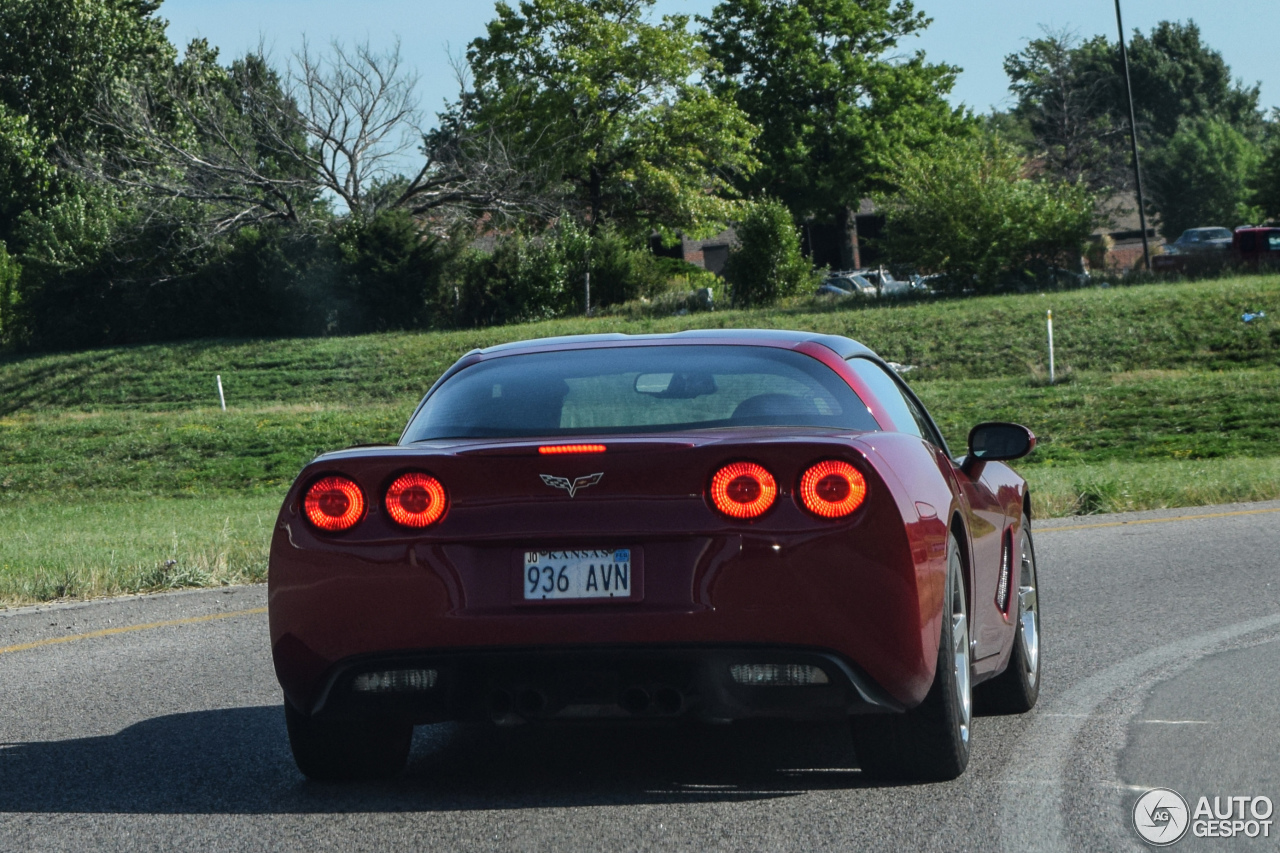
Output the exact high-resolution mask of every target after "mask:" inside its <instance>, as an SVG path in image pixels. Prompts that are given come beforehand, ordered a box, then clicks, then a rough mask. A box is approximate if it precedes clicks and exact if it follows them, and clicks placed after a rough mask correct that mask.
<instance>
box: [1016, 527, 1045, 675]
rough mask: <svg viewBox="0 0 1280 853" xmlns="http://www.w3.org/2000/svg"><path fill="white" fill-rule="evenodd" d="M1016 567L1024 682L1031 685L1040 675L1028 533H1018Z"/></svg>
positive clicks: (1033, 571)
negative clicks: (1017, 563) (1024, 669)
mask: <svg viewBox="0 0 1280 853" xmlns="http://www.w3.org/2000/svg"><path fill="white" fill-rule="evenodd" d="M1020 544H1021V546H1022V547H1021V548H1020V549H1019V551H1020V555H1019V556H1020V568H1019V570H1018V644H1019V645H1020V646H1021V647H1022V660H1023V662H1024V663H1025V665H1026V668H1027V683H1028V684H1030V685H1032V686H1034V685H1035V683H1036V681H1037V680H1038V679H1039V677H1040V602H1039V599H1038V593H1037V587H1036V555H1035V552H1034V551H1033V550H1032V547H1031V537H1030V536H1028V535H1026V534H1025V533H1024V534H1023V535H1022V537H1021V541H1020Z"/></svg>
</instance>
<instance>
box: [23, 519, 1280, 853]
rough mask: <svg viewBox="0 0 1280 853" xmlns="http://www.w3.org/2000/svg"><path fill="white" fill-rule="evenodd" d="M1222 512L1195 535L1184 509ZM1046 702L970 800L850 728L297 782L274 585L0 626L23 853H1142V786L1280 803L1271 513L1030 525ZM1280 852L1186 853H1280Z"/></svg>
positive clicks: (623, 736) (680, 740)
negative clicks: (872, 761) (857, 739)
mask: <svg viewBox="0 0 1280 853" xmlns="http://www.w3.org/2000/svg"><path fill="white" fill-rule="evenodd" d="M1207 515H1216V517H1199V518H1180V517H1182V516H1207ZM1035 529H1036V531H1037V533H1036V545H1037V552H1038V557H1039V566H1040V582H1041V597H1040V600H1041V605H1042V608H1043V612H1044V630H1045V647H1046V648H1045V654H1046V656H1047V657H1046V662H1045V670H1044V682H1043V689H1042V693H1041V699H1040V705H1039V706H1038V708H1037V709H1036V710H1035V711H1033V712H1032V713H1031V714H1028V715H1025V716H1020V717H980V718H978V719H977V720H976V721H975V724H974V738H975V749H974V755H973V760H972V762H971V763H970V766H969V770H968V772H967V773H966V774H965V775H964V776H963V777H961V778H960V779H959V780H957V781H955V782H950V783H946V784H935V785H918V786H912V785H906V786H883V787H882V786H876V785H872V784H869V783H867V782H865V781H864V780H862V779H861V778H860V776H859V773H858V770H857V757H856V756H855V755H854V753H853V748H852V745H851V742H850V738H849V735H848V733H847V731H846V730H844V729H843V728H842V727H838V726H831V727H822V728H814V727H799V726H786V725H772V726H763V725H753V726H749V727H739V726H729V727H724V728H710V727H708V728H698V729H691V730H687V731H674V732H672V731H662V730H634V729H626V730H621V731H619V730H595V729H590V730H569V731H565V730H503V731H498V730H495V729H492V728H487V727H479V726H477V727H471V726H466V727H459V726H432V727H422V728H419V729H418V730H417V735H416V740H415V744H414V753H413V757H412V759H411V763H410V767H409V770H408V772H407V773H406V774H405V776H404V777H403V778H400V779H398V780H395V781H393V782H388V783H378V784H359V785H345V786H344V785H321V784H316V783H312V782H308V781H306V780H304V779H303V777H302V776H301V775H300V774H299V773H298V772H297V770H296V769H295V768H294V766H293V762H292V760H291V758H290V756H289V751H288V746H287V744H286V740H285V731H284V720H283V715H282V711H281V709H280V703H279V693H278V690H277V687H276V683H275V677H274V674H273V672H272V669H271V661H270V655H269V651H268V648H267V624H266V616H265V612H264V610H263V608H264V605H265V599H266V595H265V592H266V591H265V589H263V588H261V587H238V588H230V589H225V590H215V591H203V592H192V593H177V594H172V595H162V596H147V597H131V598H126V599H117V600H112V601H105V602H95V603H88V604H79V605H70V606H67V605H61V606H59V605H55V606H45V607H35V608H22V609H14V610H8V611H3V612H0V848H2V849H4V850H87V849H103V850H185V849H201V850H205V849H207V850H213V849H219V850H222V849H225V850H263V849H288V850H307V851H318V850H344V851H345V850H427V849H430V850H451V851H452V850H584V851H606V850H607V851H624V850H654V851H659V850H660V851H672V850H695V851H699V852H700V853H706V851H714V850H726V851H730V850H731V851H740V850H770V851H772V850H839V851H847V850H860V849H865V850H979V851H995V850H1003V851H1028V850H1098V851H1114V850H1140V849H1145V847H1144V845H1143V844H1142V843H1141V842H1140V841H1139V840H1138V836H1137V834H1136V832H1135V830H1134V828H1133V825H1132V811H1133V806H1134V804H1135V802H1136V801H1137V799H1138V797H1139V795H1140V793H1141V792H1142V791H1144V790H1146V789H1148V788H1152V787H1168V788H1172V789H1174V790H1176V791H1178V792H1180V793H1181V794H1182V795H1183V796H1184V797H1185V798H1186V799H1187V800H1188V801H1189V804H1190V807H1191V808H1192V809H1195V807H1196V804H1197V800H1198V798H1199V797H1201V796H1207V797H1208V798H1209V802H1210V803H1212V802H1213V798H1214V797H1215V796H1219V797H1229V796H1248V797H1254V796H1260V795H1265V796H1267V797H1269V798H1270V799H1271V801H1272V802H1273V803H1277V804H1280V557H1278V556H1277V555H1278V554H1280V502H1276V503H1270V504H1250V505H1239V506H1230V507H1211V508H1200V509H1194V510H1173V511H1164V512H1154V513H1136V514H1131V515H1125V516H1098V517H1092V518H1088V519H1073V520H1062V521H1058V522H1047V523H1043V524H1038V525H1037V526H1036V528H1035ZM1273 820H1274V821H1275V823H1274V824H1273V825H1272V827H1271V830H1272V831H1271V833H1270V837H1267V838H1263V837H1258V838H1256V839H1248V838H1245V837H1240V838H1232V839H1220V838H1216V839H1209V838H1195V837H1192V835H1191V834H1190V833H1188V835H1187V837H1185V838H1184V839H1183V840H1182V841H1180V842H1178V844H1177V846H1176V847H1175V848H1174V849H1177V850H1183V849H1187V850H1280V837H1278V836H1280V831H1277V830H1280V815H1278V816H1275V817H1273Z"/></svg>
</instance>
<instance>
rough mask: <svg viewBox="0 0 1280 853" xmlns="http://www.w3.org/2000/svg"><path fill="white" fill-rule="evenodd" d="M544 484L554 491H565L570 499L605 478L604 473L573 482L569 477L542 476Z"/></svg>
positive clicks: (590, 475) (589, 475) (579, 478)
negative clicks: (579, 491)
mask: <svg viewBox="0 0 1280 853" xmlns="http://www.w3.org/2000/svg"><path fill="white" fill-rule="evenodd" d="M539 476H540V477H542V482H544V483H546V484H547V485H548V486H550V487H551V488H553V489H564V490H565V491H566V492H568V493H569V497H573V496H574V495H575V494H576V493H577V491H578V490H579V489H585V488H586V487H587V486H594V485H595V484H596V483H598V482H600V478H601V477H603V476H604V472H603V471H601V472H600V473H599V474H587V475H586V476H585V477H578V478H577V479H576V480H574V481H573V482H570V481H569V478H568V477H557V476H555V475H554V474H540V475H539Z"/></svg>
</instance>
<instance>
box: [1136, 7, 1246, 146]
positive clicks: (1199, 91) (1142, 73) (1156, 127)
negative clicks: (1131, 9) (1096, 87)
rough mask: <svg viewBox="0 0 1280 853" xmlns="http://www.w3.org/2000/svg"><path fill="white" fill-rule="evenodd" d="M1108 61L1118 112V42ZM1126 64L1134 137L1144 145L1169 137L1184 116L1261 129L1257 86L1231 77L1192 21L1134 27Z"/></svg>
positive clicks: (1158, 143) (1218, 53)
mask: <svg viewBox="0 0 1280 853" xmlns="http://www.w3.org/2000/svg"><path fill="white" fill-rule="evenodd" d="M1111 64H1112V67H1113V68H1114V69H1115V71H1116V76H1115V79H1116V83H1115V84H1114V85H1113V87H1112V92H1113V95H1112V97H1113V106H1112V110H1113V112H1115V113H1116V114H1123V111H1124V110H1127V103H1126V102H1125V101H1124V100H1123V98H1124V88H1123V82H1122V78H1120V77H1119V72H1120V71H1121V69H1120V56H1119V47H1118V46H1117V47H1115V48H1114V49H1113V51H1112V63H1111ZM1129 67H1130V77H1131V79H1132V81H1133V100H1134V105H1135V109H1136V111H1137V114H1138V129H1139V135H1140V136H1145V137H1146V138H1145V139H1144V140H1143V141H1144V142H1146V143H1147V144H1149V145H1153V146H1154V147H1158V146H1160V145H1162V144H1164V142H1166V141H1168V140H1169V139H1171V138H1172V137H1173V135H1174V134H1175V133H1177V132H1178V130H1179V129H1180V127H1181V125H1182V122H1183V120H1184V119H1196V118H1215V119H1218V120H1220V121H1223V122H1226V123H1227V124H1229V125H1231V126H1232V127H1234V128H1236V129H1237V130H1239V131H1241V132H1242V133H1246V134H1249V135H1253V134H1256V133H1257V132H1258V131H1259V130H1260V129H1261V124H1262V115H1261V113H1259V111H1258V96H1259V91H1260V90H1259V87H1258V86H1257V85H1254V86H1250V87H1246V86H1244V84H1243V83H1241V82H1238V81H1233V80H1232V78H1231V68H1230V66H1228V65H1227V63H1226V61H1225V60H1224V59H1223V58H1222V54H1221V53H1220V52H1218V51H1216V50H1214V49H1212V48H1211V47H1209V46H1208V45H1207V44H1205V43H1204V42H1203V41H1202V40H1201V38H1200V28H1199V27H1198V26H1197V25H1196V23H1195V22H1194V21H1187V22H1186V23H1185V24H1183V23H1181V22H1171V21H1161V22H1160V23H1158V24H1156V26H1155V27H1154V28H1153V29H1152V30H1151V34H1150V35H1143V34H1142V33H1141V32H1139V31H1138V30H1134V33H1133V38H1132V40H1131V41H1130V42H1129Z"/></svg>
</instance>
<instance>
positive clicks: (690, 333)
mask: <svg viewBox="0 0 1280 853" xmlns="http://www.w3.org/2000/svg"><path fill="white" fill-rule="evenodd" d="M664 341H669V342H671V343H673V344H691V343H695V342H702V341H706V342H708V343H715V344H738V345H742V346H752V345H756V346H760V345H763V346H795V345H796V344H802V343H806V342H813V343H817V344H821V345H822V346H825V347H826V348H827V349H829V350H832V351H833V352H835V353H836V354H837V355H839V356H840V357H841V358H850V357H852V356H854V355H875V353H874V352H872V351H871V349H870V348H869V347H867V346H864V345H863V344H861V343H859V342H857V341H855V340H853V339H852V338H846V337H844V336H842V335H822V334H818V333H817V332H795V331H788V330H784V329H689V330H687V331H684V332H672V333H669V334H656V335H624V334H622V333H620V332H615V333H612V334H603V335H561V336H559V337H553V338H534V339H531V340H526V341H512V342H511V343H506V344H498V345H497V346H492V347H486V348H484V349H479V350H473V352H475V353H478V354H480V355H497V354H514V353H515V352H520V351H524V352H539V351H549V350H556V349H566V348H569V347H574V348H576V347H580V346H585V347H591V346H594V345H601V346H603V345H607V344H623V345H626V344H633V343H634V344H654V343H662V342H664Z"/></svg>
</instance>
